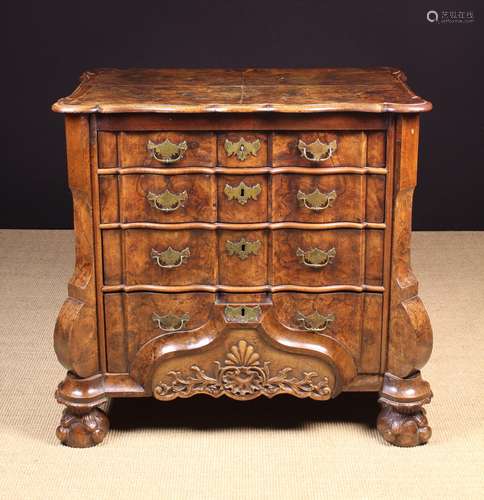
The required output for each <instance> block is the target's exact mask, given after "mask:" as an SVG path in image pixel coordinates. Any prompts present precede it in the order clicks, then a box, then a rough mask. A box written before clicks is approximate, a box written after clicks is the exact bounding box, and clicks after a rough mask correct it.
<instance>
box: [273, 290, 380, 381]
mask: <svg viewBox="0 0 484 500" xmlns="http://www.w3.org/2000/svg"><path fill="white" fill-rule="evenodd" d="M272 301H273V303H274V310H275V314H276V317H277V319H278V320H279V321H280V322H281V323H282V324H283V325H285V326H287V327H288V328H292V329H295V330H302V331H306V332H308V335H328V336H330V337H333V338H336V339H337V340H338V341H340V342H341V343H342V344H343V345H344V346H345V347H346V348H348V349H349V351H350V352H351V354H352V355H353V357H354V358H355V360H357V365H358V366H359V369H360V371H361V372H362V373H377V372H378V371H379V368H380V347H381V330H382V314H383V295H382V294H379V293H350V292H339V293H324V294H308V293H298V292H291V293H285V292H281V293H275V294H273V296H272Z"/></svg>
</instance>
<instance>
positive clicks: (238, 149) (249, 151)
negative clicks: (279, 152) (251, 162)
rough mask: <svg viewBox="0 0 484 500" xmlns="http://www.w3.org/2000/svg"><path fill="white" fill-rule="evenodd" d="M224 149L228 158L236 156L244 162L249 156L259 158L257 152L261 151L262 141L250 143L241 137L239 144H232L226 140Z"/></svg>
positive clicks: (257, 140)
mask: <svg viewBox="0 0 484 500" xmlns="http://www.w3.org/2000/svg"><path fill="white" fill-rule="evenodd" d="M224 148H225V152H226V153H227V156H233V155H236V156H237V158H238V159H239V160H240V161H244V160H246V159H247V158H248V157H249V155H252V156H257V152H258V151H259V149H260V140H259V139H256V140H255V141H252V142H248V141H246V140H245V139H244V138H243V137H241V138H240V139H239V140H238V141H237V142H231V141H229V140H228V139H225V144H224Z"/></svg>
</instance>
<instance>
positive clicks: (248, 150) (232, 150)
mask: <svg viewBox="0 0 484 500" xmlns="http://www.w3.org/2000/svg"><path fill="white" fill-rule="evenodd" d="M217 151H218V164H219V165H220V166H225V167H265V166H266V165H267V135H265V134H258V133H253V132H252V133H250V132H248V133H247V132H231V133H228V134H220V135H219V136H218V146H217Z"/></svg>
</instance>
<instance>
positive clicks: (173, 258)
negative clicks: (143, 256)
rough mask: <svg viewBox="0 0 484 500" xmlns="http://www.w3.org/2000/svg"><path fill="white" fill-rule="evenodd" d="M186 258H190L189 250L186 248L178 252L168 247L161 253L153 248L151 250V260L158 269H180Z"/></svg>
mask: <svg viewBox="0 0 484 500" xmlns="http://www.w3.org/2000/svg"><path fill="white" fill-rule="evenodd" d="M188 257H190V249H189V248H188V247H187V248H184V249H183V250H180V251H178V250H174V249H173V248H171V247H168V248H167V249H166V250H164V251H163V252H158V250H155V249H154V248H152V249H151V258H152V259H153V260H155V261H156V263H157V264H158V265H159V266H160V267H163V268H165V269H172V268H174V267H180V266H181V265H182V264H183V263H184V262H186V260H187V259H188Z"/></svg>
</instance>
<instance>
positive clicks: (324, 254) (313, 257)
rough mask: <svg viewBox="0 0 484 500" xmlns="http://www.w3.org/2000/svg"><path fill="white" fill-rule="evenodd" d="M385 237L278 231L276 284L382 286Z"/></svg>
mask: <svg viewBox="0 0 484 500" xmlns="http://www.w3.org/2000/svg"><path fill="white" fill-rule="evenodd" d="M383 235H384V232H383V231H382V230H359V229H335V230H324V231H319V230H308V231H303V230H300V229H278V230H275V231H274V234H273V243H272V252H273V255H272V266H273V282H274V285H288V284H290V285H302V286H328V285H355V286H361V285H364V284H367V285H382V283H383Z"/></svg>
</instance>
